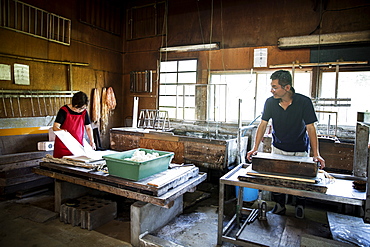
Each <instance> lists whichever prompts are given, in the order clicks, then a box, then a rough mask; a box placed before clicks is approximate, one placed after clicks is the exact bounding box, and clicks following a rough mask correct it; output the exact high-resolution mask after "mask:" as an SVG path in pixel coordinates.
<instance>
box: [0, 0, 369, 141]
mask: <svg viewBox="0 0 370 247" xmlns="http://www.w3.org/2000/svg"><path fill="white" fill-rule="evenodd" d="M24 2H26V3H28V4H31V5H33V6H35V7H38V8H41V9H44V10H46V11H49V12H51V13H55V14H57V15H60V16H63V17H66V18H69V19H71V20H72V36H71V38H72V39H71V45H70V46H64V45H60V44H56V43H53V42H49V41H47V40H42V39H39V38H35V37H31V36H28V35H24V34H21V33H17V32H15V31H11V30H6V29H3V28H0V40H1V42H2V43H1V45H0V64H10V65H13V64H14V63H21V64H27V65H29V66H30V71H31V72H30V77H31V85H29V86H22V85H15V84H14V81H13V80H11V81H0V83H1V86H0V88H1V89H14V90H68V89H69V88H68V87H69V85H70V75H71V76H72V77H71V78H72V82H73V84H72V86H73V90H82V91H85V92H86V93H91V91H92V89H93V88H98V89H99V90H101V89H102V88H103V87H110V86H112V87H113V89H114V91H115V93H116V98H117V107H116V109H115V110H114V112H113V115H111V116H110V117H109V124H108V129H109V128H110V127H119V126H124V125H125V123H126V121H125V120H126V119H129V118H130V117H132V108H133V97H134V96H139V97H140V103H139V109H154V108H156V106H157V81H156V80H155V81H154V85H153V92H152V93H131V92H130V72H131V71H141V70H154V71H156V70H157V65H158V62H159V61H164V60H167V59H168V60H170V59H179V58H181V59H182V58H196V59H198V61H199V65H198V72H199V73H198V83H206V82H207V80H208V78H207V75H208V73H207V72H208V71H210V70H250V69H251V68H252V67H253V50H254V49H255V48H261V47H266V48H268V52H269V53H268V65H273V64H283V63H291V62H293V61H296V60H298V61H300V62H302V63H304V62H309V61H310V49H291V50H280V49H279V48H278V47H277V41H278V38H279V37H286V36H298V35H309V34H311V33H312V34H319V33H321V34H324V33H337V32H352V31H363V30H369V29H370V18H368V17H369V14H370V6H369V3H368V1H366V0H352V1H348V0H337V1H334V0H321V1H320V0H302V1H294V0H282V1H275V0H263V1H246V0H228V1H226V0H168V1H167V2H166V4H167V6H168V15H167V18H163V17H162V18H160V19H164V20H165V24H167V26H166V28H165V29H163V30H164V32H163V33H164V34H163V35H154V36H153V35H151V36H148V37H142V38H140V39H127V32H128V31H129V30H128V29H126V27H127V25H128V24H129V22H128V21H129V18H128V16H126V13H127V12H126V10H130V9H131V8H132V7H138V6H144V5H147V4H152V3H160V2H161V1H159V0H156V1H155V0H131V1H119V0H109V1H108V0H107V1H103V0H97V1H90V0H54V1H48V0H24ZM103 2H110V3H113V4H114V7H116V8H115V9H116V10H117V9H119V10H120V14H121V15H120V16H119V17H117V18H116V19H115V23H116V24H117V23H119V24H120V25H121V28H122V29H121V30H122V32H121V35H115V34H112V33H109V32H106V31H102V30H101V29H99V28H96V27H92V26H89V25H86V24H85V23H82V22H80V21H79V17H80V16H79V11H80V10H81V9H84V8H83V7H84V6H86V5H88V6H89V7H94V8H92V9H95V10H96V9H99V8H100V7H101V4H102V3H103ZM94 4H95V5H94ZM116 10H115V12H116ZM92 11H93V10H92ZM105 16H106V17H107V16H109V13H108V14H107V13H105ZM144 17H148V18H149V16H144ZM102 18H103V19H104V16H103V17H101V18H98V17H96V19H99V20H100V19H102ZM320 20H321V22H320ZM318 26H319V27H321V28H320V29H317V27H318ZM143 28H145V26H144V27H143ZM160 33H161V30H160V31H159V34H160ZM209 42H219V43H220V46H221V49H220V50H217V51H211V52H186V53H167V54H164V53H162V54H160V52H159V49H160V47H164V46H176V45H189V44H201V43H209ZM5 55H12V56H16V57H18V58H10V57H7V56H5ZM24 58H28V59H31V60H24ZM32 59H47V60H55V61H69V62H78V63H86V64H88V66H72V71H71V72H70V71H69V70H68V67H69V66H67V65H64V64H54V63H49V62H40V61H37V60H32ZM262 69H264V70H266V69H267V68H262ZM70 73H71V74H70ZM21 106H22V110H21V111H22V113H23V114H24V116H30V114H31V109H30V106H29V103H28V104H27V103H24V104H23V102H21ZM6 107H9V106H6ZM54 108H57V106H54ZM56 110H57V109H54V110H53V111H52V109H50V110H49V109H48V113H49V112H50V113H49V114H48V115H50V114H51V113H53V114H54V113H55V112H56ZM9 117H11V116H4V109H3V107H1V106H0V120H1V118H9ZM102 140H103V144H105V146H106V145H109V135H107V134H106V135H103V136H102Z"/></svg>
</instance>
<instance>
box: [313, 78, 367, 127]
mask: <svg viewBox="0 0 370 247" xmlns="http://www.w3.org/2000/svg"><path fill="white" fill-rule="evenodd" d="M369 82H370V72H369V71H362V72H339V76H338V91H337V97H336V99H339V101H337V102H335V88H336V86H335V84H336V73H335V72H323V74H322V83H321V88H320V98H325V99H331V101H324V102H323V104H321V105H319V107H318V108H319V109H320V110H321V111H330V112H337V114H338V125H350V126H355V125H356V121H357V112H366V111H369V110H370V104H368V103H366V100H365V99H367V98H368V97H369V92H370V83H369ZM344 99H350V100H348V101H343V100H344ZM364 100H365V101H364ZM328 117H329V116H328V114H320V115H319V118H320V119H319V121H320V122H323V123H328V121H331V124H334V123H335V119H332V120H329V119H328Z"/></svg>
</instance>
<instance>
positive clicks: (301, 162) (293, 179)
mask: <svg viewBox="0 0 370 247" xmlns="http://www.w3.org/2000/svg"><path fill="white" fill-rule="evenodd" d="M324 179H325V177H324V174H323V173H320V172H318V165H317V163H316V162H314V161H313V158H312V157H298V156H286V155H279V154H271V153H258V154H257V155H256V156H253V158H252V166H251V167H249V168H248V169H247V174H246V175H242V176H239V180H242V181H247V182H254V183H261V184H266V185H272V186H279V187H287V188H294V189H301V190H308V191H315V192H321V193H325V192H326V191H327V187H326V186H325V183H324Z"/></svg>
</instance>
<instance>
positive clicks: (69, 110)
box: [53, 92, 95, 158]
mask: <svg viewBox="0 0 370 247" xmlns="http://www.w3.org/2000/svg"><path fill="white" fill-rule="evenodd" d="M88 103H89V99H88V97H87V95H86V94H85V93H84V92H78V93H75V94H74V95H73V97H72V104H67V105H64V106H62V107H61V108H60V109H59V111H58V114H57V117H56V119H55V122H54V125H53V130H54V131H58V130H65V131H68V132H69V133H70V134H71V135H72V136H73V137H74V138H75V139H76V140H77V141H78V142H79V143H81V145H83V138H84V134H85V130H86V134H87V136H88V138H89V140H90V145H91V146H92V148H93V149H95V143H94V137H93V131H92V127H91V121H90V117H89V114H88V112H87V110H86V108H87V105H88ZM68 155H72V153H71V152H70V151H69V150H68V148H67V147H66V146H65V145H64V144H63V142H62V141H61V140H60V139H59V138H58V137H57V136H56V137H55V143H54V154H53V156H54V158H62V157H63V156H68Z"/></svg>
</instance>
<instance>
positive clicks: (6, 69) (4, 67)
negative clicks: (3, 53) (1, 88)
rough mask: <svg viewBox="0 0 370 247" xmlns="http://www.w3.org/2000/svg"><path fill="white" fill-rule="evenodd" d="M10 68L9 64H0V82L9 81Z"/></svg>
mask: <svg viewBox="0 0 370 247" xmlns="http://www.w3.org/2000/svg"><path fill="white" fill-rule="evenodd" d="M11 79H12V78H11V67H10V65H9V64H0V80H4V81H10V80H11Z"/></svg>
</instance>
